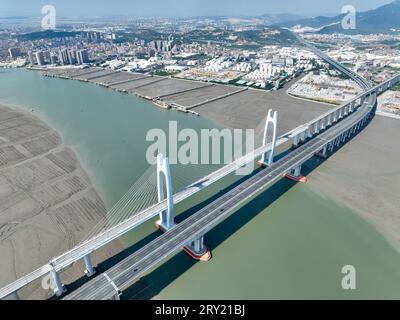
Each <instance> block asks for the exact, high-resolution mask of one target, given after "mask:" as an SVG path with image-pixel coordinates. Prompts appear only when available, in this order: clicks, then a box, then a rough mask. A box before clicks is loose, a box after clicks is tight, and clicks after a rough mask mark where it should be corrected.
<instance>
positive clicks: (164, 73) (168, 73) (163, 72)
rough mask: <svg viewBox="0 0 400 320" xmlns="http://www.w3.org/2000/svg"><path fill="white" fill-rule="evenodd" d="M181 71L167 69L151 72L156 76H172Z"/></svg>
mask: <svg viewBox="0 0 400 320" xmlns="http://www.w3.org/2000/svg"><path fill="white" fill-rule="evenodd" d="M178 73H179V71H167V70H164V69H162V70H155V71H153V72H151V74H152V75H154V76H161V77H170V76H174V75H176V74H178Z"/></svg>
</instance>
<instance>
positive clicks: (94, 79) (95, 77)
mask: <svg viewBox="0 0 400 320" xmlns="http://www.w3.org/2000/svg"><path fill="white" fill-rule="evenodd" d="M113 74H114V72H113V71H110V70H102V71H99V72H96V73H93V74H91V75H89V76H88V77H87V78H86V80H88V81H89V82H94V83H101V79H102V78H104V77H107V76H109V75H113Z"/></svg>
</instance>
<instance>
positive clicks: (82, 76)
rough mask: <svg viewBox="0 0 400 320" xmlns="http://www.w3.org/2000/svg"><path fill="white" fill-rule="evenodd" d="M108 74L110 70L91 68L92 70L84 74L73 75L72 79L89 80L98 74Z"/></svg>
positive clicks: (98, 75)
mask: <svg viewBox="0 0 400 320" xmlns="http://www.w3.org/2000/svg"><path fill="white" fill-rule="evenodd" d="M109 74H110V70H102V69H101V70H93V72H88V73H84V74H80V75H77V76H73V77H72V78H73V79H76V80H86V81H89V80H91V79H94V80H95V79H96V78H97V77H100V76H104V75H109Z"/></svg>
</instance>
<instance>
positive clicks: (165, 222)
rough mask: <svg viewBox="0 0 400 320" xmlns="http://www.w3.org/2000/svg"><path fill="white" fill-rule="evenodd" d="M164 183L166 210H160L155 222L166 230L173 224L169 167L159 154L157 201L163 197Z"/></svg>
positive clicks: (166, 160)
mask: <svg viewBox="0 0 400 320" xmlns="http://www.w3.org/2000/svg"><path fill="white" fill-rule="evenodd" d="M164 184H165V191H166V193H167V210H164V211H161V212H160V220H158V221H157V222H156V225H157V227H158V228H159V229H161V230H162V231H168V230H169V229H171V228H173V227H174V226H175V222H174V197H173V190H172V178H171V169H170V164H169V160H168V158H167V157H164V156H163V155H162V154H159V155H158V157H157V191H158V202H161V201H163V200H164V199H165V193H164Z"/></svg>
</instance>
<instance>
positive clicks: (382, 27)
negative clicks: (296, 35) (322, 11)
mask: <svg viewBox="0 0 400 320" xmlns="http://www.w3.org/2000/svg"><path fill="white" fill-rule="evenodd" d="M344 16H345V15H344V14H340V15H337V16H334V17H324V16H319V17H315V18H307V19H300V20H292V21H286V22H278V23H276V24H273V26H276V27H287V28H297V29H302V30H304V31H310V32H318V33H321V34H331V33H344V34H371V33H393V32H399V31H400V0H396V1H394V2H391V3H389V4H387V5H384V6H381V7H379V8H377V9H374V10H370V11H365V12H358V13H357V14H356V18H357V19H356V29H348V30H346V29H343V28H342V25H341V21H342V19H343V17H344Z"/></svg>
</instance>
